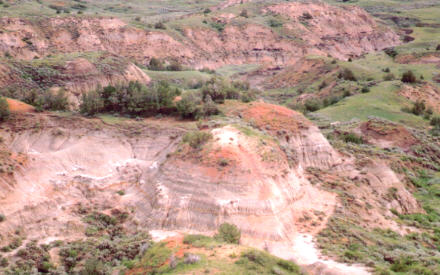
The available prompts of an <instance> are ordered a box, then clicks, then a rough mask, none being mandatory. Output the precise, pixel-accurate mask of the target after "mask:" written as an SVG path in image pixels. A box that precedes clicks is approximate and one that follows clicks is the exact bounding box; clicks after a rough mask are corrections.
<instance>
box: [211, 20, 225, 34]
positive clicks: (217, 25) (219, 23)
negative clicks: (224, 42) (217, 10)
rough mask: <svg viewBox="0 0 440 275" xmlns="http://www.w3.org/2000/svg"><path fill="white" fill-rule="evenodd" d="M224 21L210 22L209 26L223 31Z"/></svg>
mask: <svg viewBox="0 0 440 275" xmlns="http://www.w3.org/2000/svg"><path fill="white" fill-rule="evenodd" d="M225 26H226V24H225V23H221V22H211V27H212V28H214V29H216V30H217V31H218V32H223V31H224V30H225Z"/></svg>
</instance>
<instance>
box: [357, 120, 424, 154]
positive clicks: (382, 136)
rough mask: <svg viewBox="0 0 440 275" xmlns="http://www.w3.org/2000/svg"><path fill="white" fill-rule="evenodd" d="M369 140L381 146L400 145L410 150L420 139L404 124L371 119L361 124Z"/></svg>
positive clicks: (363, 132)
mask: <svg viewBox="0 0 440 275" xmlns="http://www.w3.org/2000/svg"><path fill="white" fill-rule="evenodd" d="M360 129H361V131H362V134H363V135H364V136H365V137H366V139H367V140H368V142H370V143H373V144H376V145H378V146H380V147H399V148H402V149H403V150H409V149H410V148H411V146H413V145H415V144H418V143H419V141H418V140H417V139H416V138H415V137H414V136H413V134H411V133H410V132H409V131H408V130H407V129H406V128H405V127H403V126H402V125H397V124H393V123H388V122H384V121H375V120H370V121H367V122H365V123H363V124H362V125H361V126H360Z"/></svg>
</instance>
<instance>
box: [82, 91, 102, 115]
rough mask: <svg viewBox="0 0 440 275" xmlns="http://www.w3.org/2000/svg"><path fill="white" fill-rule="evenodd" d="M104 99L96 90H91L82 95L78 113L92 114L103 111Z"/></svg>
mask: <svg viewBox="0 0 440 275" xmlns="http://www.w3.org/2000/svg"><path fill="white" fill-rule="evenodd" d="M103 108H104V101H103V100H102V98H101V96H100V95H99V93H98V92H97V91H91V92H88V93H84V94H83V95H82V101H81V105H80V106H79V110H80V113H82V114H84V115H87V116H94V115H95V114H97V113H100V112H102V111H103Z"/></svg>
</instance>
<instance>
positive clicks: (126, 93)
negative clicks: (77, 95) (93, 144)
mask: <svg viewBox="0 0 440 275" xmlns="http://www.w3.org/2000/svg"><path fill="white" fill-rule="evenodd" d="M180 93H181V92H180V90H179V89H176V88H172V87H171V86H170V85H169V84H168V83H167V82H160V83H159V84H157V85H155V86H153V87H151V88H149V87H147V86H145V85H143V84H141V83H139V82H130V83H129V84H128V85H127V86H121V85H118V86H111V85H109V86H106V87H104V88H99V89H97V90H96V91H91V92H89V93H85V94H83V96H82V103H81V105H80V112H81V113H82V114H84V115H89V116H90V115H95V114H97V113H119V114H128V115H143V116H148V115H155V114H169V113H172V112H173V111H175V107H174V103H173V100H174V98H175V97H176V96H177V95H180Z"/></svg>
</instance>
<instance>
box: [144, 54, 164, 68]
mask: <svg viewBox="0 0 440 275" xmlns="http://www.w3.org/2000/svg"><path fill="white" fill-rule="evenodd" d="M148 68H149V69H150V70H153V71H162V70H163V69H164V68H163V62H162V61H161V60H160V59H159V58H156V57H153V58H151V59H150V63H149V65H148Z"/></svg>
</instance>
